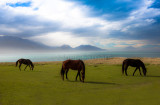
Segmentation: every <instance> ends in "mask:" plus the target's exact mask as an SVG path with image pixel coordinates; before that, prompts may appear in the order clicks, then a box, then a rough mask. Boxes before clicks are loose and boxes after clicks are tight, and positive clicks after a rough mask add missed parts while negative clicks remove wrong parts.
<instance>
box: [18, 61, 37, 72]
mask: <svg viewBox="0 0 160 105" xmlns="http://www.w3.org/2000/svg"><path fill="white" fill-rule="evenodd" d="M18 63H19V69H20V70H21V68H20V67H21V65H22V64H25V65H26V67H25V69H26V68H27V67H28V66H29V67H30V70H33V68H34V65H33V63H32V61H31V60H29V59H19V60H18V61H17V62H16V67H17V65H18ZM25 69H24V70H25Z"/></svg>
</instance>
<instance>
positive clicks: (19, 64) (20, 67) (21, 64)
mask: <svg viewBox="0 0 160 105" xmlns="http://www.w3.org/2000/svg"><path fill="white" fill-rule="evenodd" d="M21 65H22V63H20V64H19V70H20V71H21Z"/></svg>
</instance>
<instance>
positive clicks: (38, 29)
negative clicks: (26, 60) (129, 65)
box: [0, 0, 160, 48]
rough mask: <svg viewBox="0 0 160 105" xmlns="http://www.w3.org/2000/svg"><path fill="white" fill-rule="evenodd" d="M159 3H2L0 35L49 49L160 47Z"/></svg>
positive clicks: (150, 0)
mask: <svg viewBox="0 0 160 105" xmlns="http://www.w3.org/2000/svg"><path fill="white" fill-rule="evenodd" d="M156 2H157V1H155V0H116V1H106V0H101V1H92V2H91V1H89V0H86V1H84V0H79V1H78V2H77V0H76V1H75V0H54V1H53V0H45V1H44V0H24V1H23V2H22V0H2V1H1V2H0V14H1V16H0V35H12V36H18V37H22V38H26V39H31V40H35V41H39V42H42V43H45V44H47V45H50V46H55V45H63V44H69V45H71V46H72V47H75V46H78V45H79V44H91V45H98V46H99V47H105V48H111V47H113V48H117V47H119V48H121V47H127V46H132V47H136V48H138V47H143V46H145V45H147V44H152V43H154V44H159V43H160V41H159V39H160V37H159V32H160V31H159V26H160V21H159V20H160V18H159V17H160V9H159V8H157V6H155V3H156ZM25 3H28V5H27V6H26V4H25ZM6 4H7V5H6ZM153 33H154V34H153ZM105 41H106V42H105ZM131 42H132V43H131ZM130 43H131V44H130Z"/></svg>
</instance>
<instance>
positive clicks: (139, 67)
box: [138, 67, 142, 76]
mask: <svg viewBox="0 0 160 105" xmlns="http://www.w3.org/2000/svg"><path fill="white" fill-rule="evenodd" d="M138 69H139V73H140V75H141V76H142V73H141V69H140V67H139V68H138Z"/></svg>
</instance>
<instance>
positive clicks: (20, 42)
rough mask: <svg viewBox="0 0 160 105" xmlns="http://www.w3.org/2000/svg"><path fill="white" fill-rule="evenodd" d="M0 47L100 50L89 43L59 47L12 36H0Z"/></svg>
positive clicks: (9, 48)
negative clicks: (74, 46)
mask: <svg viewBox="0 0 160 105" xmlns="http://www.w3.org/2000/svg"><path fill="white" fill-rule="evenodd" d="M0 49H5V50H6V49H7V50H41V51H45V50H53V51H76V50H78V51H79V50H81V51H102V50H103V49H100V48H98V47H95V46H91V45H80V46H78V47H76V48H72V47H70V46H69V45H62V46H60V47H58V46H57V47H49V46H47V45H44V44H42V43H38V42H34V41H31V40H28V39H22V38H19V37H13V36H0Z"/></svg>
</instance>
